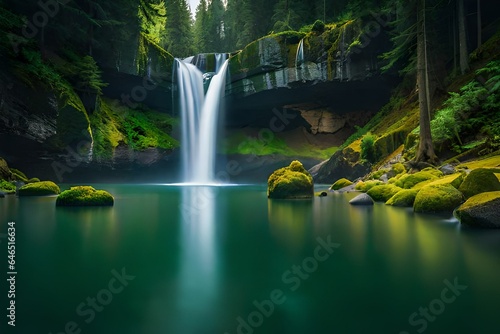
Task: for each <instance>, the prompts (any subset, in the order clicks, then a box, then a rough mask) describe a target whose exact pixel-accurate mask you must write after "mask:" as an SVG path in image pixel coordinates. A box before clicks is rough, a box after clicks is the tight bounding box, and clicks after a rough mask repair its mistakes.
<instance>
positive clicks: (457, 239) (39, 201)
mask: <svg viewBox="0 0 500 334" xmlns="http://www.w3.org/2000/svg"><path fill="white" fill-rule="evenodd" d="M97 187H98V188H104V189H106V190H108V191H110V192H111V193H112V194H113V195H114V196H115V200H116V201H115V206H114V207H112V208H57V209H56V207H55V197H42V198H16V197H13V196H8V197H7V198H4V199H0V233H6V231H7V222H8V221H15V222H16V225H15V226H16V261H17V262H16V269H17V272H18V274H17V279H16V299H15V300H16V327H15V329H13V328H11V327H9V326H7V320H8V319H7V318H6V317H5V315H6V312H7V311H2V312H1V313H2V314H1V315H2V317H1V319H2V324H1V328H2V331H1V333H51V332H52V333H53V334H56V333H92V334H100V333H130V334H132V333H133V334H137V333H145V334H149V333H151V334H156V333H179V334H184V333H186V334H190V333H193V334H194V333H200V334H203V333H220V334H224V333H229V334H234V333H290V334H299V333H396V334H402V333H423V332H425V333H496V332H498V329H499V328H500V317H499V316H498V312H499V309H500V231H495V230H475V229H468V228H463V227H461V226H460V225H459V223H458V222H456V221H455V220H454V219H452V218H451V217H447V216H446V217H439V216H426V215H418V214H414V213H413V212H411V210H407V209H401V208H391V207H387V206H385V205H383V204H378V205H375V206H374V207H371V208H364V207H351V206H349V205H348V203H347V202H348V200H349V199H350V198H352V197H353V196H355V195H354V194H345V195H332V196H329V197H326V198H314V199H313V200H311V201H279V200H268V199H267V197H266V192H265V187H263V186H241V187H217V188H215V187H212V188H204V187H179V186H165V185H99V186H97ZM3 237H5V235H3ZM0 240H1V241H2V243H1V244H0V249H1V252H0V254H2V257H3V259H1V261H0V263H1V265H0V275H1V277H2V280H1V283H0V294H1V295H2V299H1V303H2V305H1V309H2V310H6V308H7V301H6V298H5V297H4V296H5V295H6V293H7V290H8V286H7V284H6V272H7V268H6V261H7V251H6V248H7V243H6V239H5V238H3V239H0ZM450 286H452V287H451V288H450ZM453 286H454V287H453ZM426 309H427V311H426ZM410 318H411V319H410Z"/></svg>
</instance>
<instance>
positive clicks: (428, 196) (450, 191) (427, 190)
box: [413, 185, 464, 213]
mask: <svg viewBox="0 0 500 334" xmlns="http://www.w3.org/2000/svg"><path fill="white" fill-rule="evenodd" d="M463 202H464V196H463V194H462V193H461V192H460V191H458V190H457V189H456V188H455V187H453V186H451V185H435V186H425V187H423V188H422V189H421V190H420V191H419V192H418V194H417V196H416V197H415V203H414V204H413V210H414V211H415V212H421V213H436V212H452V211H453V210H454V209H455V208H457V207H458V206H459V205H460V204H462V203H463Z"/></svg>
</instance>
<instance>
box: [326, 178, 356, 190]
mask: <svg viewBox="0 0 500 334" xmlns="http://www.w3.org/2000/svg"><path fill="white" fill-rule="evenodd" d="M351 184H352V182H351V181H349V180H348V179H345V178H343V179H340V180H337V181H336V182H335V183H334V184H332V186H331V187H330V190H339V189H342V188H345V187H348V186H350V185H351Z"/></svg>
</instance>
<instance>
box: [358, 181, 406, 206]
mask: <svg viewBox="0 0 500 334" xmlns="http://www.w3.org/2000/svg"><path fill="white" fill-rule="evenodd" d="M400 191H401V188H399V187H397V186H395V185H393V184H383V185H380V186H375V187H373V188H371V189H370V190H368V191H367V192H366V193H367V194H368V195H369V196H370V197H371V198H373V200H374V201H375V202H387V201H388V200H389V199H390V198H391V197H392V196H394V195H396V194H397V193H398V192H400Z"/></svg>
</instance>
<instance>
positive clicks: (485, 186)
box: [459, 168, 500, 198]
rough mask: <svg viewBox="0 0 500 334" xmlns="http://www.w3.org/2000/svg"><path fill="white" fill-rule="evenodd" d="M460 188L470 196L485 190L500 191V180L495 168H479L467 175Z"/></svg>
mask: <svg viewBox="0 0 500 334" xmlns="http://www.w3.org/2000/svg"><path fill="white" fill-rule="evenodd" d="M459 190H460V191H461V192H462V193H463V194H464V195H465V197H466V198H469V197H472V196H474V195H477V194H480V193H484V192H490V191H500V182H499V181H498V178H497V177H496V176H495V174H494V173H493V170H490V169H487V168H478V169H474V170H473V171H471V172H470V173H469V175H467V177H466V178H465V180H464V182H462V184H461V185H460V188H459Z"/></svg>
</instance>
